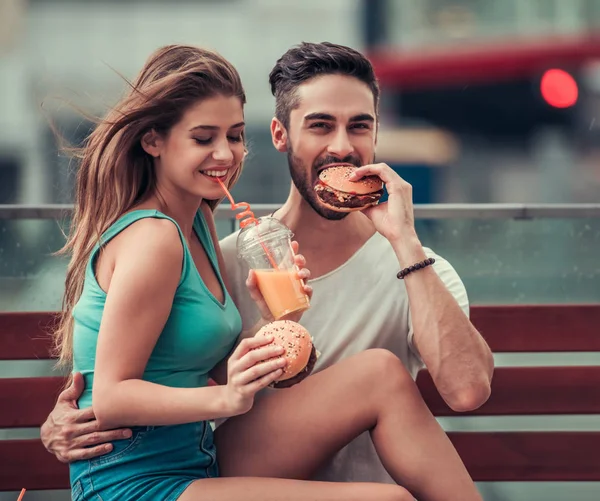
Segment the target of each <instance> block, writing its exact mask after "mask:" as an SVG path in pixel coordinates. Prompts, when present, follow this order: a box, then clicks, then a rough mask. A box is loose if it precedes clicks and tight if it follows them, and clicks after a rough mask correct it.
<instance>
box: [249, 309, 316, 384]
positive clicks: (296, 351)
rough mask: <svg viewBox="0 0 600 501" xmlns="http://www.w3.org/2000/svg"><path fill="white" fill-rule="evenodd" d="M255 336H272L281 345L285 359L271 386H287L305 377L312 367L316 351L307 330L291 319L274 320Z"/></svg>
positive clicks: (274, 342) (274, 341) (275, 342)
mask: <svg viewBox="0 0 600 501" xmlns="http://www.w3.org/2000/svg"><path fill="white" fill-rule="evenodd" d="M256 336H273V343H272V344H277V345H279V346H282V347H283V348H284V349H285V353H284V354H283V355H281V356H282V357H283V358H285V359H286V360H287V364H286V365H285V367H284V368H283V374H282V375H281V377H280V378H279V379H278V380H276V381H274V382H273V383H272V384H271V386H272V387H273V388H289V387H291V386H294V385H295V384H298V383H299V382H300V381H302V380H303V379H304V378H306V377H307V376H308V375H309V374H310V373H311V372H312V370H313V369H314V367H315V363H316V361H317V351H316V350H315V346H314V345H313V342H312V337H311V335H310V334H309V333H308V331H307V330H306V329H305V328H304V327H302V326H301V325H300V324H298V323H296V322H292V321H291V320H276V321H274V322H271V323H269V324H267V325H265V326H264V327H262V328H261V329H260V330H259V331H258V332H257V333H256Z"/></svg>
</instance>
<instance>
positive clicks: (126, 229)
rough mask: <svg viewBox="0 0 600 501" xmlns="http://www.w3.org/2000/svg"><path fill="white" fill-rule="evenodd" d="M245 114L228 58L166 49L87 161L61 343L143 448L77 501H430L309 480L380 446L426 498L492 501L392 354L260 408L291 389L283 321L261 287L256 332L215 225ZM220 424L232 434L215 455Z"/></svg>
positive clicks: (87, 469)
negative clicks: (355, 445) (342, 455)
mask: <svg viewBox="0 0 600 501" xmlns="http://www.w3.org/2000/svg"><path fill="white" fill-rule="evenodd" d="M244 103H245V95H244V91H243V88H242V84H241V82H240V78H239V75H238V73H237V72H236V70H235V69H234V68H233V67H232V65H231V64H230V63H228V62H227V61H226V60H224V59H223V58H222V57H221V56H219V55H218V54H216V53H214V52H210V51H207V50H203V49H198V48H194V47H188V46H176V45H174V46H168V47H164V48H162V49H160V50H158V51H156V52H155V53H154V54H153V55H152V56H151V57H150V58H149V60H148V61H147V62H146V64H145V65H144V68H143V69H142V71H141V73H140V74H139V76H138V77H137V78H136V79H135V81H134V82H133V83H132V85H131V90H130V92H129V94H128V95H127V96H126V97H125V98H124V99H123V100H122V101H121V102H120V103H119V104H118V105H117V106H116V107H115V108H114V109H113V110H112V111H111V112H110V113H109V114H108V116H107V117H106V118H105V119H104V120H102V121H101V122H100V123H99V124H98V126H97V127H96V129H95V130H94V132H93V133H92V134H91V135H90V137H89V138H88V140H87V142H86V144H85V146H84V148H83V150H82V151H81V155H80V157H81V164H80V169H79V172H78V178H77V193H76V201H75V212H74V219H73V224H72V232H71V235H70V237H69V240H68V242H67V245H66V250H68V251H69V252H71V254H72V259H71V263H70V265H69V268H68V273H67V280H66V292H65V299H64V316H63V320H62V324H61V325H60V326H59V329H58V330H57V333H56V340H57V344H58V347H59V348H60V351H61V359H62V360H63V361H65V362H67V363H72V365H73V370H74V371H75V372H81V373H82V374H83V375H84V377H85V379H86V390H85V392H84V393H83V395H82V396H81V398H80V399H79V402H78V404H79V407H80V408H91V409H92V410H93V414H94V415H95V416H96V419H97V421H98V423H99V425H100V427H101V428H102V429H113V428H119V427H125V426H126V427H130V428H131V429H132V430H133V434H132V436H131V437H129V438H127V439H123V440H118V441H116V442H114V447H113V450H112V451H111V452H110V453H109V454H106V455H103V456H100V457H96V458H93V459H85V460H80V461H75V462H73V463H72V464H71V465H70V472H71V486H72V496H73V499H74V500H75V501H81V500H92V499H93V500H98V499H104V500H108V499H115V500H117V499H118V500H119V501H127V500H158V499H160V500H176V499H179V500H182V501H187V500H203V499H206V500H223V501H226V500H238V499H245V500H257V501H258V500H260V501H280V500H282V499H287V500H292V501H293V500H298V501H300V500H302V501H305V500H307V499H310V500H353V499H356V500H369V499H389V500H400V499H402V500H404V499H412V495H411V494H410V493H409V492H408V491H407V490H406V489H405V488H403V487H400V486H394V485H376V484H366V483H365V484H335V483H318V482H310V481H307V480H305V479H307V478H309V477H310V475H311V474H312V472H314V471H315V469H316V468H318V466H319V465H320V464H321V463H322V462H323V461H325V460H326V459H327V458H328V457H329V456H330V455H331V454H333V453H334V452H335V451H337V450H339V449H340V448H342V447H343V446H344V445H345V444H347V443H348V442H350V441H351V440H352V439H353V438H354V437H356V436H358V435H359V434H360V433H362V432H364V431H366V430H371V434H372V437H373V441H374V443H375V445H376V447H377V450H378V453H379V454H380V457H381V459H382V461H383V463H384V465H385V466H386V468H387V469H388V471H389V472H390V474H391V475H392V476H393V477H394V479H395V480H396V481H397V482H398V484H402V485H404V486H405V487H406V488H408V489H410V491H411V492H412V493H413V494H414V495H416V496H418V497H419V499H422V500H432V501H436V500H454V499H456V500H458V499H460V500H461V501H470V500H479V499H481V498H480V497H479V495H478V494H477V491H476V489H475V487H474V485H473V482H472V481H471V479H470V478H469V476H468V474H467V472H466V470H465V469H464V467H463V465H462V463H461V461H460V458H459V457H458V455H457V453H456V452H455V450H454V449H453V447H452V445H451V443H450V442H449V440H448V439H447V437H446V435H445V434H444V432H443V430H442V429H441V428H440V427H439V425H438V424H437V422H436V421H435V419H434V418H433V416H432V415H431V414H430V412H429V411H428V409H427V407H426V406H425V404H424V403H423V400H422V399H421V397H420V394H419V392H418V389H417V388H416V386H415V384H414V382H413V381H412V379H411V378H410V376H409V374H408V373H407V372H406V370H405V369H404V367H403V366H402V364H401V363H400V361H399V360H398V359H397V358H396V357H394V356H393V355H392V354H391V353H389V352H386V351H383V350H369V351H366V352H364V353H361V354H360V355H358V356H355V357H352V358H350V359H348V360H346V361H345V362H343V363H340V364H338V365H336V366H334V367H332V368H329V369H327V370H324V371H322V372H320V373H318V374H315V375H314V376H311V377H309V378H308V379H306V380H305V381H304V382H302V384H299V385H297V386H295V387H293V388H290V389H286V390H281V391H278V392H275V393H274V394H273V395H270V396H268V397H265V398H263V399H259V400H257V401H256V402H255V401H254V396H255V394H256V393H257V392H258V391H259V390H261V389H263V388H265V387H266V386H267V385H269V384H270V383H271V382H272V381H274V380H275V379H276V378H277V377H278V376H279V375H280V374H281V370H282V363H281V362H280V361H279V359H277V358H276V357H277V355H279V354H280V353H281V352H280V350H279V349H277V348H275V347H273V346H269V345H268V343H269V340H268V339H266V340H258V339H255V338H254V337H253V334H254V333H255V332H256V328H258V327H259V326H261V325H263V324H264V323H266V322H267V321H269V320H270V318H269V316H268V310H267V309H266V307H265V305H264V301H263V299H262V298H261V297H260V294H259V293H258V289H257V288H256V286H255V281H254V277H253V276H252V275H251V276H250V277H249V280H248V284H249V287H250V288H251V291H252V292H253V295H254V297H256V299H257V303H258V305H259V307H260V309H261V311H262V312H263V320H261V322H259V324H258V325H257V327H256V328H255V329H253V330H252V331H251V332H244V333H241V332H240V331H241V320H240V317H239V314H238V311H237V309H236V307H235V305H234V304H233V302H232V300H231V297H230V296H229V294H228V292H227V287H226V278H225V276H224V271H225V270H223V266H222V258H221V255H220V251H219V247H218V242H217V238H216V231H215V227H214V220H213V215H212V210H213V209H214V208H215V206H216V205H217V204H218V203H219V202H220V200H221V199H222V191H221V189H220V187H219V184H218V183H217V182H216V179H217V178H218V179H221V180H222V181H223V182H225V183H226V184H227V185H228V186H232V185H233V184H234V183H235V181H236V180H237V179H238V177H239V174H240V171H241V167H242V162H243V159H244V155H245V144H244V115H243V106H244ZM297 263H298V265H299V266H300V267H301V268H302V269H301V271H300V274H301V276H302V277H304V278H308V276H309V273H308V270H307V269H304V268H303V265H304V263H303V258H302V257H301V256H298V257H297ZM310 292H311V291H310V288H308V287H307V293H309V294H310ZM238 341H240V342H239V343H238V344H237V345H236V343H237V342H238ZM259 362H263V363H259ZM209 377H213V378H214V379H216V381H217V382H218V383H219V385H217V386H210V387H209V386H208V385H207V381H208V379H209ZM373 382H376V383H377V384H375V385H374V384H373ZM217 418H230V419H228V420H227V422H226V423H225V424H224V425H222V426H221V427H219V429H218V432H217V437H216V440H215V441H214V442H213V434H212V430H211V427H210V426H209V424H208V421H209V420H212V419H217ZM215 444H216V445H215ZM217 449H218V461H217ZM219 469H220V471H219ZM232 477H234V478H232Z"/></svg>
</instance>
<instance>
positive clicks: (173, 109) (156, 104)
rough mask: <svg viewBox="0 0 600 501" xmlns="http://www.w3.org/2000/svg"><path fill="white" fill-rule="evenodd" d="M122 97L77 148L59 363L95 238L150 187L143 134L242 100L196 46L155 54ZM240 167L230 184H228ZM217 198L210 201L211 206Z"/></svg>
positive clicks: (68, 351) (68, 354) (230, 72)
mask: <svg viewBox="0 0 600 501" xmlns="http://www.w3.org/2000/svg"><path fill="white" fill-rule="evenodd" d="M128 83H129V87H130V88H129V91H128V93H127V94H126V96H125V97H124V98H123V99H122V100H121V101H120V102H119V103H118V104H117V105H116V106H115V107H114V108H112V110H111V111H110V112H109V113H108V114H107V116H106V117H105V118H104V119H101V120H99V122H98V124H97V126H96V127H95V129H94V130H93V132H92V133H91V134H90V135H89V136H88V138H87V139H86V141H85V143H84V145H83V146H82V148H81V149H78V150H76V151H75V157H76V158H78V159H79V168H78V172H77V181H76V190H75V200H74V211H73V218H72V220H71V227H70V233H69V235H68V238H67V242H66V244H65V246H64V247H63V248H62V249H61V250H60V251H59V252H60V253H65V254H66V253H68V254H70V255H71V260H70V262H69V265H68V268H67V276H66V282H65V295H64V298H63V305H62V314H61V316H60V318H59V323H58V326H57V329H56V330H55V333H54V342H55V352H56V356H58V358H59V364H60V365H64V366H67V367H70V366H71V364H72V356H73V317H72V313H73V307H74V306H75V304H76V303H77V301H78V300H79V297H80V296H81V292H82V289H83V283H84V278H85V270H86V265H87V262H88V260H89V258H90V254H91V251H92V249H93V248H94V246H95V245H96V244H97V243H98V241H99V239H100V236H101V235H102V234H103V233H104V232H105V231H106V230H107V229H108V228H109V227H110V226H111V225H112V224H113V223H114V222H115V221H116V220H117V219H118V218H119V217H120V216H121V215H123V214H124V213H126V212H127V211H129V210H131V209H132V208H133V207H135V206H136V205H137V204H139V203H140V202H141V201H143V200H145V199H146V198H147V197H148V196H149V195H151V194H152V193H153V190H154V189H155V183H156V176H155V171H154V164H153V159H152V157H151V156H150V155H148V154H147V153H146V152H145V151H144V150H143V148H142V146H141V139H142V136H143V135H144V134H145V133H146V132H148V131H150V130H155V131H156V132H157V133H159V134H160V133H162V134H164V133H167V132H168V131H169V129H171V127H173V125H175V124H176V123H177V122H178V121H179V120H180V119H181V117H182V115H183V113H184V112H185V110H186V109H188V108H189V107H190V106H191V105H193V104H195V103H197V102H198V101H199V100H202V99H206V98H208V97H212V96H215V95H224V96H235V97H238V98H239V99H240V101H241V103H242V105H244V104H245V102H246V97H245V93H244V89H243V87H242V83H241V79H240V76H239V74H238V72H237V70H236V69H235V68H234V67H233V66H232V65H231V63H229V62H228V61H227V60H225V59H224V58H223V57H221V56H220V55H219V54H217V53H215V52H212V51H209V50H206V49H201V48H197V47H192V46H185V45H169V46H166V47H162V48H160V49H158V50H157V51H155V52H154V53H153V54H152V55H151V56H150V57H149V59H148V60H147V61H146V64H145V65H144V67H143V68H142V70H141V72H140V73H139V75H138V76H137V78H136V79H135V80H134V81H133V82H128ZM240 173H241V168H240V169H238V172H237V173H236V174H235V175H234V177H233V179H232V180H231V181H230V183H229V184H230V186H232V185H233V184H234V183H235V182H236V181H237V179H238V178H239V175H240ZM220 202H221V200H211V201H209V205H210V206H211V208H212V209H213V210H214V209H215V207H216V206H217V205H218V204H219V203H220Z"/></svg>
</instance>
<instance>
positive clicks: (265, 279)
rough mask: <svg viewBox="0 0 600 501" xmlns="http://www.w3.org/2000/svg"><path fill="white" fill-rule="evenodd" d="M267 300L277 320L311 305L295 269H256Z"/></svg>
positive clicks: (259, 283) (259, 284)
mask: <svg viewBox="0 0 600 501" xmlns="http://www.w3.org/2000/svg"><path fill="white" fill-rule="evenodd" d="M254 273H256V280H257V282H258V288H259V289H260V292H261V294H262V295H263V297H264V298H265V302H266V303H267V306H268V307H269V310H271V313H272V315H273V316H274V317H275V319H276V320H278V319H280V318H282V317H284V316H285V315H288V314H290V313H293V312H295V311H304V310H306V309H308V307H309V301H308V296H307V295H306V294H305V292H304V289H303V288H302V281H301V280H300V279H299V278H298V276H297V271H296V270H295V269H291V270H254Z"/></svg>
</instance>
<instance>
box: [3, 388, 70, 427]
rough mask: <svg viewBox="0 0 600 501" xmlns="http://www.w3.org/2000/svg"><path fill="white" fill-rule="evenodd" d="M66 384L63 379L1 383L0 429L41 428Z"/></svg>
mask: <svg viewBox="0 0 600 501" xmlns="http://www.w3.org/2000/svg"><path fill="white" fill-rule="evenodd" d="M64 384H65V378H62V377H40V378H37V377H36V378H11V379H0V409H2V412H0V428H27V427H35V426H40V425H41V424H42V423H43V422H44V421H45V420H46V418H47V417H48V414H50V411H51V410H52V409H53V408H54V404H55V403H56V397H57V396H58V394H59V393H60V391H61V389H62V388H63V386H64Z"/></svg>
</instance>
